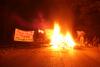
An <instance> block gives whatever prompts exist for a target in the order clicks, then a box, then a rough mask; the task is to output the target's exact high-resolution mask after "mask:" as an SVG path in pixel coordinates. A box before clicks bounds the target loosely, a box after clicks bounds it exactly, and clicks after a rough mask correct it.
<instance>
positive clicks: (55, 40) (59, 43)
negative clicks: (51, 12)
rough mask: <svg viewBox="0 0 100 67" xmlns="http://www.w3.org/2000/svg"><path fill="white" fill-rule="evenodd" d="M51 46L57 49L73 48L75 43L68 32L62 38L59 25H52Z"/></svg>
mask: <svg viewBox="0 0 100 67" xmlns="http://www.w3.org/2000/svg"><path fill="white" fill-rule="evenodd" d="M51 45H52V47H53V48H59V47H72V48H73V47H74V46H75V42H74V40H73V38H72V36H71V34H70V33H69V32H67V34H66V36H63V35H62V34H61V33H60V26H59V24H57V23H55V24H54V30H53V34H52V37H51Z"/></svg>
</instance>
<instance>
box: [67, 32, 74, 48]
mask: <svg viewBox="0 0 100 67" xmlns="http://www.w3.org/2000/svg"><path fill="white" fill-rule="evenodd" d="M65 42H66V44H67V45H68V47H71V48H73V47H74V46H75V41H74V39H73V38H72V36H71V34H70V33H69V32H67V34H66V37H65Z"/></svg>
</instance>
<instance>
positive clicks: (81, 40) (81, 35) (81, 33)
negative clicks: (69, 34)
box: [76, 31, 85, 46]
mask: <svg viewBox="0 0 100 67" xmlns="http://www.w3.org/2000/svg"><path fill="white" fill-rule="evenodd" d="M76 33H77V40H78V42H79V43H80V46H85V44H84V42H85V39H84V36H85V32H84V31H76Z"/></svg>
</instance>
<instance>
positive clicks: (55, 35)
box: [51, 23, 63, 48]
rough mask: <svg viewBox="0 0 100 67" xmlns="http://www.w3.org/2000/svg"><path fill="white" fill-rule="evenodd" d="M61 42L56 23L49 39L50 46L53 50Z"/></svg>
mask: <svg viewBox="0 0 100 67" xmlns="http://www.w3.org/2000/svg"><path fill="white" fill-rule="evenodd" d="M62 41H63V37H62V35H61V34H60V27H59V25H58V24H57V23H55V24H54V31H53V35H52V38H51V44H52V46H53V47H54V48H58V47H59V46H60V45H61V43H62Z"/></svg>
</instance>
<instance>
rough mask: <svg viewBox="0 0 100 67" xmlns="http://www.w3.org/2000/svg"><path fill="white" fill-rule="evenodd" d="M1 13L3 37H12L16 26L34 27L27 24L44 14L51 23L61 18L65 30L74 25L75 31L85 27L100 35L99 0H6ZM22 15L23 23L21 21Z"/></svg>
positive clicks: (85, 29)
mask: <svg viewBox="0 0 100 67" xmlns="http://www.w3.org/2000/svg"><path fill="white" fill-rule="evenodd" d="M0 15H1V22H0V31H1V32H0V37H1V38H2V40H6V39H8V40H10V39H11V36H12V34H14V30H15V28H16V27H19V28H21V29H24V30H27V29H28V30H29V29H32V28H31V27H32V26H28V25H27V24H31V23H33V24H34V23H36V20H40V19H41V18H42V19H44V20H45V21H46V22H47V23H49V24H51V25H52V24H53V21H59V22H60V24H61V28H62V29H63V30H65V29H66V27H70V28H72V29H73V30H74V31H76V30H83V31H85V32H86V33H88V35H89V36H93V35H97V36H98V37H99V36H100V32H99V28H100V20H99V18H100V1H99V0H2V1H1V2H0ZM19 19H21V20H22V22H23V23H24V24H23V26H21V25H20V24H18V23H19ZM17 20H18V21H17ZM40 21H41V20H40ZM25 24H26V25H25ZM11 31H12V32H11ZM91 33H92V34H91ZM12 38H13V37H12Z"/></svg>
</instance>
